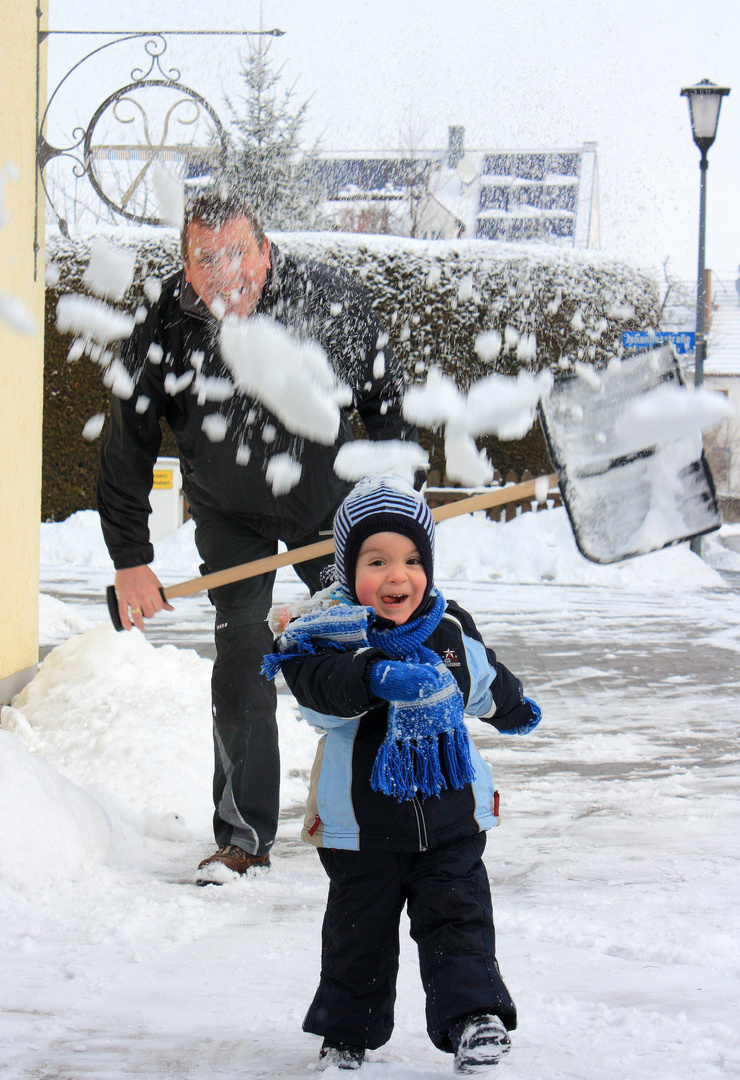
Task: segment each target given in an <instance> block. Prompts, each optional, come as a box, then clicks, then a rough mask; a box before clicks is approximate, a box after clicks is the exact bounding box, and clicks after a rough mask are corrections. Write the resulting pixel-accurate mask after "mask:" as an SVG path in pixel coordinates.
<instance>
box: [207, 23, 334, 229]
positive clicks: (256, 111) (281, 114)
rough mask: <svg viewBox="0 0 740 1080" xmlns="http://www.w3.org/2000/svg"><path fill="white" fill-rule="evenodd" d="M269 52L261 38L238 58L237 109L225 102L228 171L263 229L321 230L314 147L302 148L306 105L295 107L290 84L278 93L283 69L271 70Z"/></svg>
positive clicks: (228, 100) (316, 155)
mask: <svg viewBox="0 0 740 1080" xmlns="http://www.w3.org/2000/svg"><path fill="white" fill-rule="evenodd" d="M269 49H270V46H269V44H268V45H267V46H265V45H264V44H262V39H260V44H259V45H258V46H251V47H250V49H249V52H248V55H247V56H246V57H244V56H242V58H241V75H242V78H243V79H244V84H245V92H244V94H242V95H241V99H240V100H241V106H242V107H241V108H237V107H235V106H234V104H232V102H231V100H230V99H229V98H227V99H226V103H227V105H228V107H229V109H230V111H231V115H232V128H233V130H234V138H233V146H232V155H231V168H232V170H233V172H234V173H235V174H236V177H237V181H238V182H241V183H244V184H246V185H247V188H248V190H249V192H250V201H251V202H252V204H253V206H254V207H255V210H256V211H257V213H258V215H259V217H260V219H261V221H262V222H263V224H264V225H265V227H266V228H272V229H285V230H299V229H316V228H320V227H321V226H322V224H323V223H324V222H323V215H322V213H321V202H322V199H323V197H324V193H323V191H322V190H321V187H320V185H319V184H318V180H317V177H318V173H317V170H316V168H315V163H316V161H317V160H318V154H317V149H316V147H315V146H314V147H313V148H312V149H311V150H308V151H304V150H303V149H302V147H301V134H302V130H303V127H304V124H305V122H306V116H307V111H308V105H309V102H308V101H304V102H303V104H301V105H299V106H296V104H295V101H294V98H295V88H294V87H292V86H291V87H289V88H287V89H284V90H282V91H281V89H280V82H281V75H282V70H283V69H282V68H280V69H278V70H277V71H275V70H274V69H273V67H272V64H271V62H270V58H269Z"/></svg>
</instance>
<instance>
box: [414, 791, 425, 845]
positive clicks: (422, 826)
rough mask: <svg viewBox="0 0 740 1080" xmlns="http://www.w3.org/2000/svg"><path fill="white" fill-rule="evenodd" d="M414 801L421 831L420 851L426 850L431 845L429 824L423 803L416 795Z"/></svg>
mask: <svg viewBox="0 0 740 1080" xmlns="http://www.w3.org/2000/svg"><path fill="white" fill-rule="evenodd" d="M412 802H413V804H414V813H415V814H416V828H417V829H418V832H419V851H426V850H427V849H428V847H429V837H428V836H427V825H426V822H425V821H424V814H423V813H422V809H421V803H420V802H419V800H418V799H417V797H416V795H414V797H413V799H412Z"/></svg>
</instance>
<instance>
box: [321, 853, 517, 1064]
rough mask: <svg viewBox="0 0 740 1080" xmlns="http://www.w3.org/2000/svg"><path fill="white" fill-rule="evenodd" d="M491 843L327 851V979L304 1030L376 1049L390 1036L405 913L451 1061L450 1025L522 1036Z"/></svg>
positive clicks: (432, 1029)
mask: <svg viewBox="0 0 740 1080" xmlns="http://www.w3.org/2000/svg"><path fill="white" fill-rule="evenodd" d="M485 845H486V837H485V834H484V833H483V834H480V833H479V834H477V835H475V836H472V837H469V838H466V839H463V840H457V841H455V842H454V843H450V844H446V845H443V846H441V847H437V848H435V849H434V850H432V851H426V852H422V853H420V854H418V855H408V854H398V853H394V852H384V851H382V852H359V851H341V850H337V849H329V848H320V849H319V857H320V859H321V862H322V865H323V867H324V869H325V870H326V873H327V874H328V876H329V881H330V886H329V896H328V900H327V904H326V913H325V915H324V925H323V929H322V949H321V979H320V982H319V987H318V990H317V991H316V995H315V997H314V1000H313V1002H312V1003H311V1006H310V1008H309V1010H308V1013H307V1014H306V1018H305V1020H304V1021H303V1030H304V1031H310V1032H313V1034H315V1035H323V1036H324V1037H325V1038H329V1039H330V1040H331V1041H332V1042H340V1043H349V1044H350V1045H351V1046H364V1047H366V1048H368V1049H370V1050H375V1049H376V1048H377V1047H379V1046H382V1045H383V1044H384V1043H386V1042H388V1040H389V1039H390V1037H391V1032H392V1031H393V1010H394V1004H395V1000H396V976H397V974H398V956H399V937H398V935H399V923H400V918H401V912H402V911H403V908H404V905H405V906H406V908H407V910H408V916H409V921H410V931H411V937H412V938H413V939H414V941H415V942H416V944H417V946H418V949H419V967H420V971H421V980H422V983H423V986H424V991H425V993H426V1021H427V1031H428V1033H429V1037H430V1039H431V1040H432V1042H433V1043H434V1045H435V1046H437V1047H439V1049H440V1050H445V1051H447V1052H452V1050H453V1047H452V1044H451V1043H450V1040H449V1037H448V1031H449V1028H450V1026H451V1024H452V1023H453V1022H454V1021H455V1020H456V1019H459V1018H460V1017H463V1016H468V1015H469V1014H471V1013H495V1014H496V1015H497V1016H498V1017H499V1018H500V1019H501V1020H502V1022H503V1023H504V1024H505V1026H506V1027H507V1029H509V1030H513V1028H515V1027H516V1007H515V1005H514V1002H513V1001H512V999H511V996H510V995H509V991H508V990H507V989H506V986H505V984H504V981H503V979H502V978H501V973H500V972H499V969H498V964H497V962H496V937H495V930H494V925H493V910H492V906H491V890H490V886H489V883H488V874H487V873H486V869H485V866H484V865H483V862H482V855H483V851H484V849H485Z"/></svg>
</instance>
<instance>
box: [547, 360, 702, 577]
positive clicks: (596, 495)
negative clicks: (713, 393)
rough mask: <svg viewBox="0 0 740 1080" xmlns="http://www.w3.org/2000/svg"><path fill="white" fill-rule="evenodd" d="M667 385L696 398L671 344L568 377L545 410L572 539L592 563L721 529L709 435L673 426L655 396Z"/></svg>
mask: <svg viewBox="0 0 740 1080" xmlns="http://www.w3.org/2000/svg"><path fill="white" fill-rule="evenodd" d="M666 386H670V387H673V388H674V389H680V390H682V392H683V393H685V394H690V393H691V391H690V390H688V389H687V388H686V386H685V383H684V380H683V377H682V374H681V369H680V367H679V365H678V362H677V360H676V357H675V354H674V352H673V350H672V348H671V347H670V346H664V347H663V348H660V349H654V350H652V351H651V352H647V353H638V354H637V355H635V356H632V357H629V358H628V359H626V360H622V361H621V362H615V363H612V364H610V365H609V366H608V367H607V368H604V369H602V370H600V371H595V370H594V369H593V368H590V367H586V366H585V365H579V366H578V369H577V371H575V372H573V371H568V372H563V373H562V375H558V377H557V378H556V380H555V384H554V386H553V389H552V391H551V393H550V394H549V396H548V397H547V398H545V399H544V400H543V401H542V402H541V403H540V407H539V418H540V423H541V424H542V428H543V431H544V434H545V439H546V441H547V446H548V450H549V452H550V457H551V458H552V462H553V465H554V466H555V468H556V469H557V471H558V478H559V482H560V492H561V496H562V499H563V502H564V503H565V508H566V510H567V512H568V517H569V519H570V524H571V528H572V529H573V535H574V536H575V540H576V544H577V546H578V549H579V551H580V552H581V554H582V555H584V556H585V557H586V558H587V559H590V560H591V561H592V562H597V563H613V562H619V561H620V560H622V559H629V558H632V557H634V556H635V555H644V554H646V552H649V551H658V550H660V549H661V548H664V547H668V546H670V545H671V544H679V543H682V542H684V541H686V540H691V539H693V538H694V537H697V536H702V535H704V534H705V533H708V532H712V531H713V530H714V529H718V528H719V527H720V525H721V524H722V516H721V514H720V510H719V505H718V503H717V496H716V493H715V489H714V483H713V480H712V475H711V473H710V471H709V466H708V465H707V461H706V458H705V456H704V451H703V448H702V436H701V429H700V427H699V425H698V423H696V424H695V425H692V423H691V422H688V423H686V424H685V425H683V426H682V425H680V424H678V423H677V422H674V423H672V422H671V416H670V409H669V410H668V415H667V414H666V404H665V398H660V402H661V404H660V406H659V405H658V400H659V397H658V396H656V394H655V392H656V391H658V390H659V388H662V387H666ZM650 395H653V396H650ZM638 401H639V403H640V405H641V409H639V410H635V408H634V406H635V403H636V402H638ZM653 402H655V407H654V408H653ZM682 412H683V410H682ZM689 414H690V410H689Z"/></svg>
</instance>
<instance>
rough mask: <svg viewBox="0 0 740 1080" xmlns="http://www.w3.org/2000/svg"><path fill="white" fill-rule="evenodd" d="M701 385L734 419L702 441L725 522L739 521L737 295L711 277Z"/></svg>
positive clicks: (739, 305)
mask: <svg viewBox="0 0 740 1080" xmlns="http://www.w3.org/2000/svg"><path fill="white" fill-rule="evenodd" d="M711 298H712V302H711V314H710V322H709V332H708V335H707V356H706V360H705V362H704V381H705V384H706V385H707V386H708V387H710V388H711V389H712V390H718V391H719V392H720V393H722V394H725V395H726V396H727V398H728V399H729V401H730V403H731V404H732V405H734V407H735V415H734V417H733V418H732V419H730V420H728V421H726V422H725V423H724V424H722V425H721V426H720V427H718V428H715V430H714V431H711V432H709V433H708V435H707V436H706V437H705V449H706V454H707V459H708V461H709V464H710V467H711V469H712V474H713V475H714V481H715V485H716V488H717V494H718V496H719V497H720V502H721V504H722V513H723V515H724V519H725V521H740V295H738V292H737V290H736V287H735V282H734V281H733V282H724V281H719V280H718V279H717V278H716V277H714V276H713V277H712V285H711Z"/></svg>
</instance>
